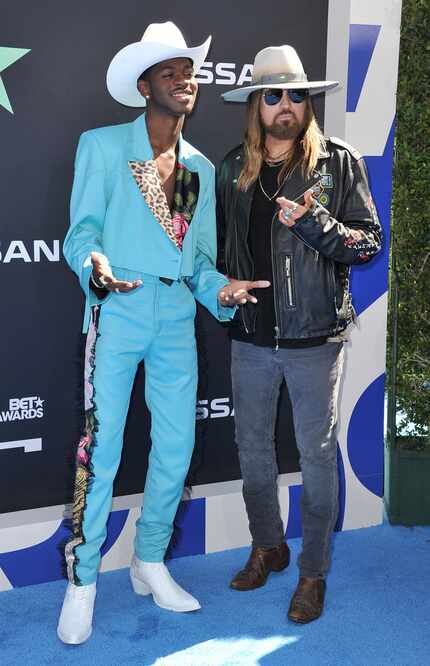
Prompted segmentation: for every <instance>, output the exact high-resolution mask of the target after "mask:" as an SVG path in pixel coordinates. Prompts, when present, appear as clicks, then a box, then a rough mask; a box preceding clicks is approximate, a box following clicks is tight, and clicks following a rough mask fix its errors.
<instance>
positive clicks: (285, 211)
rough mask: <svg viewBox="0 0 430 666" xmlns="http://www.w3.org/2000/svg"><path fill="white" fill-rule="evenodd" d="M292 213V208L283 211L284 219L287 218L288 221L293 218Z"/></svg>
mask: <svg viewBox="0 0 430 666" xmlns="http://www.w3.org/2000/svg"><path fill="white" fill-rule="evenodd" d="M292 212H293V211H292V209H291V208H286V209H285V210H284V211H283V216H284V218H285V219H286V220H288V218H290V217H291V213H292Z"/></svg>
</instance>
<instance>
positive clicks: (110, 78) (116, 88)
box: [106, 21, 212, 106]
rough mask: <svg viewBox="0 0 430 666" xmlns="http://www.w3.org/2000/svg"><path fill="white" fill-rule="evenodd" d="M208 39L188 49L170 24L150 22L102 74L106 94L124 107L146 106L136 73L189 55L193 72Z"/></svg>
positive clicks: (205, 53)
mask: <svg viewBox="0 0 430 666" xmlns="http://www.w3.org/2000/svg"><path fill="white" fill-rule="evenodd" d="M211 39H212V37H208V38H207V40H206V41H205V42H204V44H201V45H200V46H195V47H194V48H188V46H187V44H186V42H185V39H184V36H183V34H182V32H181V31H180V30H179V28H178V27H177V26H176V25H175V24H174V23H172V22H171V21H167V22H166V23H151V24H150V25H148V27H147V28H146V30H145V32H144V33H143V37H142V39H141V41H140V42H135V43H134V44H129V45H128V46H125V47H124V48H123V49H121V51H118V53H117V54H116V56H114V58H113V60H112V62H111V64H110V65H109V68H108V71H107V75H106V84H107V88H108V90H109V92H110V94H111V95H112V97H113V98H114V99H116V101H117V102H120V103H121V104H125V105H126V106H146V101H145V98H144V97H142V95H141V94H140V92H139V91H138V89H137V79H138V78H139V76H140V75H141V74H142V73H143V72H144V71H145V70H147V69H148V68H149V67H152V66H153V65H157V64H158V63H159V62H163V61H164V60H170V59H171V58H190V60H192V61H193V64H194V71H195V73H196V74H197V72H198V71H199V69H200V67H201V66H202V65H203V63H204V61H205V58H206V56H207V53H208V51H209V46H210V43H211Z"/></svg>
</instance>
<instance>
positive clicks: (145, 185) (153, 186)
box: [128, 160, 180, 249]
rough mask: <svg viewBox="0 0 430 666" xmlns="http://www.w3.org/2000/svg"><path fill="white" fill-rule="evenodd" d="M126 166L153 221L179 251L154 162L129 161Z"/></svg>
mask: <svg viewBox="0 0 430 666" xmlns="http://www.w3.org/2000/svg"><path fill="white" fill-rule="evenodd" d="M128 166H129V167H130V169H131V173H132V174H133V177H134V179H135V181H136V183H137V186H138V188H139V190H140V192H141V193H142V195H143V197H144V199H145V201H146V203H147V205H148V207H149V209H150V211H151V212H152V214H153V215H154V217H155V219H156V220H157V222H158V223H159V225H160V226H161V228H162V229H163V231H164V232H165V233H166V234H167V236H168V237H169V238H170V240H171V241H172V243H174V244H175V245H176V247H177V248H178V249H180V246H179V243H178V241H177V239H176V234H175V229H174V226H173V220H172V216H171V214H170V210H169V206H168V203H167V199H166V195H165V193H164V190H163V186H162V184H161V179H160V174H159V172H158V169H157V164H156V162H155V160H147V161H146V162H137V161H134V160H130V161H129V162H128Z"/></svg>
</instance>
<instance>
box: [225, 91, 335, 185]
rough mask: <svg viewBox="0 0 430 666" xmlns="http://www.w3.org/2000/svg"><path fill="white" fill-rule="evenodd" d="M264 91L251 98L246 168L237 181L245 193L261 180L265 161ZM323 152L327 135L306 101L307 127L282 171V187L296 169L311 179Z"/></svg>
mask: <svg viewBox="0 0 430 666" xmlns="http://www.w3.org/2000/svg"><path fill="white" fill-rule="evenodd" d="M261 95H262V91H258V92H254V93H253V94H252V95H250V97H249V99H248V105H247V127H246V131H245V140H244V165H243V169H242V171H241V173H240V176H239V178H238V181H237V187H238V189H239V190H243V191H246V190H247V189H248V188H249V187H250V185H252V184H253V183H254V182H255V181H256V180H257V178H258V175H259V173H260V171H261V167H262V166H263V161H264V144H265V133H264V129H263V127H262V124H261V121H260V99H261ZM321 149H325V140H324V136H323V134H322V132H321V130H320V128H319V125H318V123H317V120H316V118H315V114H314V109H313V105H312V100H311V98H310V97H307V98H306V114H305V127H304V129H303V132H302V134H301V136H300V137H298V138H297V141H296V144H295V148H294V150H293V151H292V152H291V153H290V154H289V155H288V156H287V158H286V159H285V161H284V164H283V165H282V168H281V170H280V172H279V176H278V180H279V184H281V182H282V181H283V180H285V178H287V177H288V176H289V175H290V174H291V173H292V172H293V171H294V170H295V169H296V168H297V167H300V169H301V171H302V174H303V176H304V177H306V178H308V177H309V175H310V174H311V172H312V171H313V170H314V169H315V167H316V164H317V161H318V156H319V154H320V151H321Z"/></svg>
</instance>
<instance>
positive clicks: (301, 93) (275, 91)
mask: <svg viewBox="0 0 430 666" xmlns="http://www.w3.org/2000/svg"><path fill="white" fill-rule="evenodd" d="M286 92H287V95H288V97H289V98H290V100H291V101H292V102H294V104H300V103H301V102H303V101H304V100H305V99H306V97H307V96H308V95H309V91H308V90H306V89H300V90H287V91H286ZM283 93H284V91H283V90H282V89H279V88H267V89H266V90H265V91H264V93H263V98H264V101H265V103H266V104H267V106H275V105H276V104H279V102H280V101H281V99H282V95H283Z"/></svg>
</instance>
